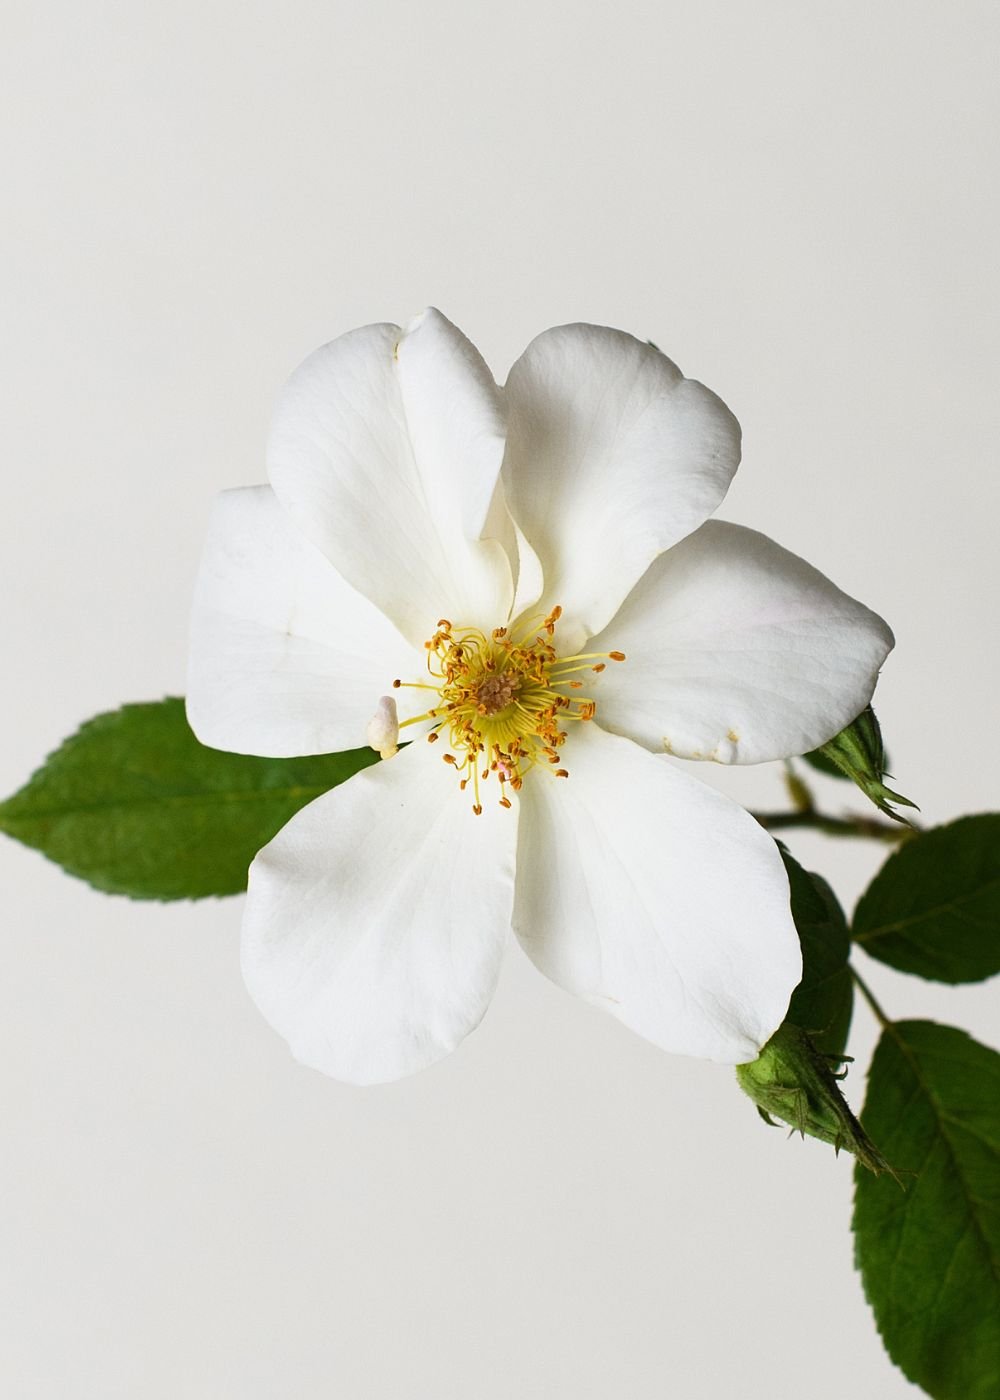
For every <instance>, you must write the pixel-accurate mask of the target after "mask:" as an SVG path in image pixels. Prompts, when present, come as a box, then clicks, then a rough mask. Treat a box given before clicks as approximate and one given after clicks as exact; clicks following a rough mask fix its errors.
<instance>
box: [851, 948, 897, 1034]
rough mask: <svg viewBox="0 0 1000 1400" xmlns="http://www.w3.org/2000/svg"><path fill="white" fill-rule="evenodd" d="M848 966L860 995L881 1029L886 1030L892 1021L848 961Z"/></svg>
mask: <svg viewBox="0 0 1000 1400" xmlns="http://www.w3.org/2000/svg"><path fill="white" fill-rule="evenodd" d="M848 967H849V968H850V972H851V976H852V977H853V978H854V980H855V982H856V983H857V984H858V990H859V991H860V993H861V995H862V996H863V997H864V999H865V1001H866V1002H867V1003H868V1005H869V1006H870V1007H871V1009H872V1012H873V1014H874V1016H875V1019H876V1020H877V1021H878V1023H879V1025H880V1026H881V1027H882V1028H883V1030H888V1029H889V1028H890V1027H891V1026H892V1022H891V1021H890V1020H889V1017H888V1016H887V1015H886V1014H885V1012H884V1011H883V1010H882V1008H881V1006H879V1004H878V1002H877V1001H876V1000H875V993H874V992H873V991H872V989H871V987H869V986H868V983H867V982H866V981H865V980H864V978H863V977H862V976H861V974H860V972H858V971H857V969H856V968H855V967H854V965H853V964H852V963H849V964H848Z"/></svg>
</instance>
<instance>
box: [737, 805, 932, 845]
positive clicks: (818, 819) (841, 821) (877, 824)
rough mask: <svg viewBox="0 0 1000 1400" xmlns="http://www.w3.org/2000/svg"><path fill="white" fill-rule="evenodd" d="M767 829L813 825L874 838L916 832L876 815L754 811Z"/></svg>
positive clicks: (891, 838)
mask: <svg viewBox="0 0 1000 1400" xmlns="http://www.w3.org/2000/svg"><path fill="white" fill-rule="evenodd" d="M753 816H754V817H755V818H756V820H757V821H758V822H760V824H761V826H762V827H763V828H764V830H765V831H785V830H787V829H788V828H789V827H793V826H804V827H811V828H812V830H813V831H822V832H825V833H826V835H827V836H860V837H865V838H867V839H868V840H871V841H903V840H905V839H906V837H907V836H912V835H913V829H912V827H908V826H904V825H902V823H896V822H882V821H879V820H878V819H877V818H876V817H827V816H824V815H823V814H822V813H821V812H814V811H803V812H754V813H753Z"/></svg>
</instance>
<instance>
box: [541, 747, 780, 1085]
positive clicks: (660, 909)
mask: <svg viewBox="0 0 1000 1400" xmlns="http://www.w3.org/2000/svg"><path fill="white" fill-rule="evenodd" d="M576 729H577V730H578V731H579V732H574V734H573V736H572V738H571V740H570V741H569V742H568V743H567V745H566V747H565V749H564V751H563V752H564V755H565V763H566V767H567V768H568V769H569V777H568V778H566V779H557V778H554V777H552V778H550V777H549V776H548V775H547V774H544V773H541V772H538V773H533V774H531V775H530V776H529V778H528V780H527V781H526V782H525V784H524V789H523V791H522V792H521V821H520V833H519V838H518V852H517V894H516V900H515V906H514V928H515V931H516V933H517V935H518V937H519V938H520V940H521V942H522V944H523V945H524V947H525V949H526V950H527V952H528V954H529V956H530V957H531V958H532V960H533V961H534V962H535V963H536V965H537V966H538V967H539V968H540V969H541V971H542V972H544V973H545V974H546V975H547V976H548V977H551V978H552V980H553V981H554V982H557V983H558V984H559V985H560V986H561V987H565V988H566V990H567V991H570V992H574V993H576V995H577V996H581V997H584V998H585V999H586V1000H587V1001H590V1002H593V1003H594V1004H595V1005H598V1006H601V1007H603V1008H604V1009H605V1010H607V1011H610V1012H611V1014H612V1015H613V1016H616V1017H617V1018H618V1019H619V1020H620V1021H623V1022H624V1023H625V1025H626V1026H628V1027H629V1028H630V1029H631V1030H633V1031H636V1032H638V1034H639V1035H641V1036H644V1037H645V1038H646V1039H647V1040H651V1041H652V1042H653V1043H654V1044H655V1045H659V1046H660V1047H661V1048H662V1049H664V1050H670V1051H674V1052H678V1053H681V1054H685V1055H698V1056H702V1057H704V1058H705V1059H710V1060H719V1061H722V1062H723V1063H726V1064H739V1063H741V1062H743V1061H746V1060H752V1059H754V1058H755V1056H756V1054H757V1051H758V1049H759V1048H760V1047H761V1046H762V1045H763V1044H764V1043H765V1041H767V1040H768V1039H769V1037H770V1036H771V1035H772V1034H773V1032H774V1031H775V1030H776V1029H777V1027H778V1026H779V1025H780V1023H781V1020H782V1018H783V1016H784V1014H785V1011H786V1009H787V1006H788V999H789V996H790V995H791V993H792V990H793V989H794V987H795V986H796V984H797V982H798V980H799V977H800V975H801V970H802V966H801V956H800V952H799V941H798V936H797V934H796V932H795V928H794V925H793V924H792V919H791V915H790V913H789V905H788V881H787V879H786V877H785V872H784V868H783V866H782V863H781V858H780V856H779V855H778V849H777V847H776V845H775V843H774V842H773V841H772V840H771V838H770V837H769V836H768V835H767V833H766V832H765V831H764V830H763V829H762V828H761V827H760V826H758V825H757V823H756V822H755V821H754V819H753V818H752V817H751V816H749V814H748V813H746V812H744V811H743V810H742V809H741V808H739V807H737V806H736V805H735V804H734V803H732V802H730V801H729V799H728V798H726V797H723V796H722V794H721V793H718V792H714V791H712V789H711V788H708V787H706V786H705V785H704V784H703V783H700V782H698V780H697V779H695V778H691V777H688V775H687V774H686V773H683V772H682V771H680V770H679V769H678V768H677V767H676V766H675V765H673V764H672V763H671V760H670V759H668V758H666V757H664V756H662V755H659V756H654V755H652V754H648V753H646V751H645V750H644V749H641V748H639V747H638V745H636V744H633V743H631V742H630V741H629V740H628V739H620V738H618V737H617V736H615V735H613V734H605V733H604V732H603V731H601V730H600V729H599V728H598V727H597V725H595V724H582V725H579V726H577V727H576Z"/></svg>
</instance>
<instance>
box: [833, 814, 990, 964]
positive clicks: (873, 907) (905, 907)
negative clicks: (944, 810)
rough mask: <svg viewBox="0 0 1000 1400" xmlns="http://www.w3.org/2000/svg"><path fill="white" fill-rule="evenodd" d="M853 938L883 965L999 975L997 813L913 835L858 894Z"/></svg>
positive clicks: (967, 818)
mask: <svg viewBox="0 0 1000 1400" xmlns="http://www.w3.org/2000/svg"><path fill="white" fill-rule="evenodd" d="M854 938H855V940H856V942H858V943H859V944H860V945H861V947H862V948H864V950H865V952H866V953H870V954H871V956H872V957H873V958H878V959H879V961H880V962H884V963H888V964H889V965H890V966H891V967H895V968H898V969H899V970H900V971H901V972H911V973H914V974H915V975H916V976H918V977H925V978H928V979H930V980H932V981H935V982H953V983H954V982H980V981H982V979H983V978H984V977H992V976H993V974H994V973H997V972H1000V814H998V813H995V812H991V813H987V814H984V815H982V816H975V817H962V818H960V819H959V820H958V821H955V822H951V823H949V825H947V826H939V827H935V828H934V829H933V830H932V831H925V832H922V833H921V834H920V835H919V836H912V837H910V838H909V840H908V841H907V842H906V843H905V844H904V845H903V846H901V847H900V848H899V850H898V851H896V852H895V853H894V854H893V855H891V856H890V857H889V859H888V860H887V861H886V863H885V865H883V867H882V869H881V870H880V871H879V873H878V874H877V875H876V876H875V879H874V880H873V881H872V883H871V884H870V885H869V887H868V889H867V890H866V891H865V893H864V894H863V895H862V896H861V899H860V901H859V903H858V907H857V910H856V911H855V914H854Z"/></svg>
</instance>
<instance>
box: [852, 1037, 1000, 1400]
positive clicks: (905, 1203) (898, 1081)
mask: <svg viewBox="0 0 1000 1400" xmlns="http://www.w3.org/2000/svg"><path fill="white" fill-rule="evenodd" d="M861 1117H862V1122H863V1123H864V1126H865V1128H866V1129H867V1131H868V1132H869V1133H870V1134H871V1135H872V1136H873V1137H874V1138H875V1140H876V1141H877V1142H878V1144H879V1146H880V1147H881V1148H882V1149H883V1150H884V1151H885V1153H886V1155H887V1156H888V1157H889V1159H890V1161H891V1162H892V1163H893V1164H894V1166H896V1167H897V1168H898V1169H899V1171H900V1174H901V1175H902V1176H903V1179H904V1183H905V1185H906V1189H905V1190H900V1187H899V1186H898V1185H897V1184H896V1182H894V1181H891V1180H888V1179H886V1178H884V1177H883V1178H880V1179H876V1178H875V1177H874V1176H871V1175H870V1174H869V1173H868V1172H865V1171H862V1170H860V1169H859V1170H857V1172H856V1176H855V1180H856V1192H855V1200H854V1231H855V1242H856V1256H857V1264H858V1267H859V1269H860V1270H861V1274H862V1278H863V1280H864V1285H865V1292H866V1294H867V1296H868V1301H869V1302H870V1303H871V1305H872V1308H873V1309H874V1312H875V1320H876V1322H877V1323H878V1328H879V1331H880V1332H881V1334H882V1340H883V1341H884V1343H885V1347H886V1350H887V1351H888V1353H889V1355H890V1356H891V1357H892V1359H893V1360H894V1361H895V1362H896V1364H897V1365H898V1366H899V1367H900V1368H901V1369H902V1370H903V1371H904V1372H905V1374H906V1375H907V1376H908V1377H909V1378H910V1379H911V1380H912V1381H915V1382H916V1383H917V1384H918V1385H921V1386H923V1388H924V1389H925V1390H926V1391H927V1392H928V1394H929V1395H931V1396H934V1397H935V1400H996V1396H998V1395H1000V1055H998V1054H997V1053H996V1052H995V1051H993V1050H990V1049H988V1048H987V1047H986V1046H984V1045H980V1044H978V1043H977V1042H976V1041H974V1040H973V1039H972V1038H971V1037H970V1036H968V1035H966V1034H965V1032H964V1031H960V1030H955V1029H954V1028H953V1027H951V1026H941V1025H936V1024H934V1023H933V1022H931V1021H899V1022H896V1023H894V1024H892V1025H889V1026H888V1027H887V1028H886V1029H885V1030H884V1032H883V1034H882V1038H881V1040H880V1041H879V1045H878V1049H877V1050H876V1052H875V1058H874V1060H873V1061H872V1066H871V1070H870V1072H869V1076H868V1099H867V1103H866V1104H865V1109H864V1112H863V1113H862V1115H861ZM907 1173H913V1176H912V1177H908V1176H907Z"/></svg>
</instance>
